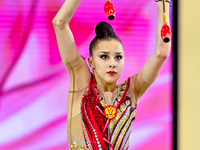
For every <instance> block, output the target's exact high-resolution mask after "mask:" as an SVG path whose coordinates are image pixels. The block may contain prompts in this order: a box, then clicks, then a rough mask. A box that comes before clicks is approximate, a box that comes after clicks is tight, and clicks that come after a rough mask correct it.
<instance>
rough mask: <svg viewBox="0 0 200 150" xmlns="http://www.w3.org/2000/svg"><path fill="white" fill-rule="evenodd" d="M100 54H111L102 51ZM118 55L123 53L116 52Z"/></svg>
mask: <svg viewBox="0 0 200 150" xmlns="http://www.w3.org/2000/svg"><path fill="white" fill-rule="evenodd" d="M99 53H100V54H101V53H103V54H110V52H105V51H101V52H99ZM116 54H122V52H116Z"/></svg>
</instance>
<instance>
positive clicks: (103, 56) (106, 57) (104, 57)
mask: <svg viewBox="0 0 200 150" xmlns="http://www.w3.org/2000/svg"><path fill="white" fill-rule="evenodd" d="M100 57H101V58H102V59H108V56H107V55H102V56H100Z"/></svg>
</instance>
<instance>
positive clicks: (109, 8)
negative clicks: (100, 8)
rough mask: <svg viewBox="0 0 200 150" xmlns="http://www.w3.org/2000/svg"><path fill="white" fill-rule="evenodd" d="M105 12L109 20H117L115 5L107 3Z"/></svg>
mask: <svg viewBox="0 0 200 150" xmlns="http://www.w3.org/2000/svg"><path fill="white" fill-rule="evenodd" d="M104 11H105V13H106V16H107V18H108V19H109V20H113V19H115V15H116V10H115V6H114V5H113V3H112V2H111V1H106V3H105V5H104Z"/></svg>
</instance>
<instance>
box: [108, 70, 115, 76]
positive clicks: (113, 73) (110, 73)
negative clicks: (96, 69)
mask: <svg viewBox="0 0 200 150" xmlns="http://www.w3.org/2000/svg"><path fill="white" fill-rule="evenodd" d="M107 73H108V74H109V75H111V76H113V75H115V74H116V72H115V71H109V72H107Z"/></svg>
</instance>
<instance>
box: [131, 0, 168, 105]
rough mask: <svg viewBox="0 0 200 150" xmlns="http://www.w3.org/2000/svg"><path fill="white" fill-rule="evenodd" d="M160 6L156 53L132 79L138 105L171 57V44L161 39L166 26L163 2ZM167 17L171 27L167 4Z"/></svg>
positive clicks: (158, 4) (159, 2)
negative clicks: (163, 28) (163, 27)
mask: <svg viewBox="0 0 200 150" xmlns="http://www.w3.org/2000/svg"><path fill="white" fill-rule="evenodd" d="M157 6H158V26H157V40H156V44H157V46H156V52H155V53H154V54H153V55H152V56H151V57H150V59H149V60H148V61H147V62H146V64H145V65H144V67H143V68H142V70H141V72H139V73H138V74H137V75H135V76H133V77H131V83H134V85H133V84H132V85H131V86H132V88H133V89H134V91H137V93H136V95H137V100H136V101H137V103H138V102H139V100H140V98H141V97H142V95H143V94H144V93H145V92H146V90H147V89H148V88H149V87H150V85H151V84H152V83H153V82H154V81H155V80H156V78H157V77H158V75H159V73H160V70H161V68H162V66H163V64H164V62H165V61H166V59H167V58H168V57H169V55H170V50H171V42H169V43H165V42H163V40H162V39H161V33H160V32H161V28H162V26H163V25H164V19H163V4H162V1H158V2H157ZM166 15H167V20H168V25H169V3H166Z"/></svg>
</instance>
